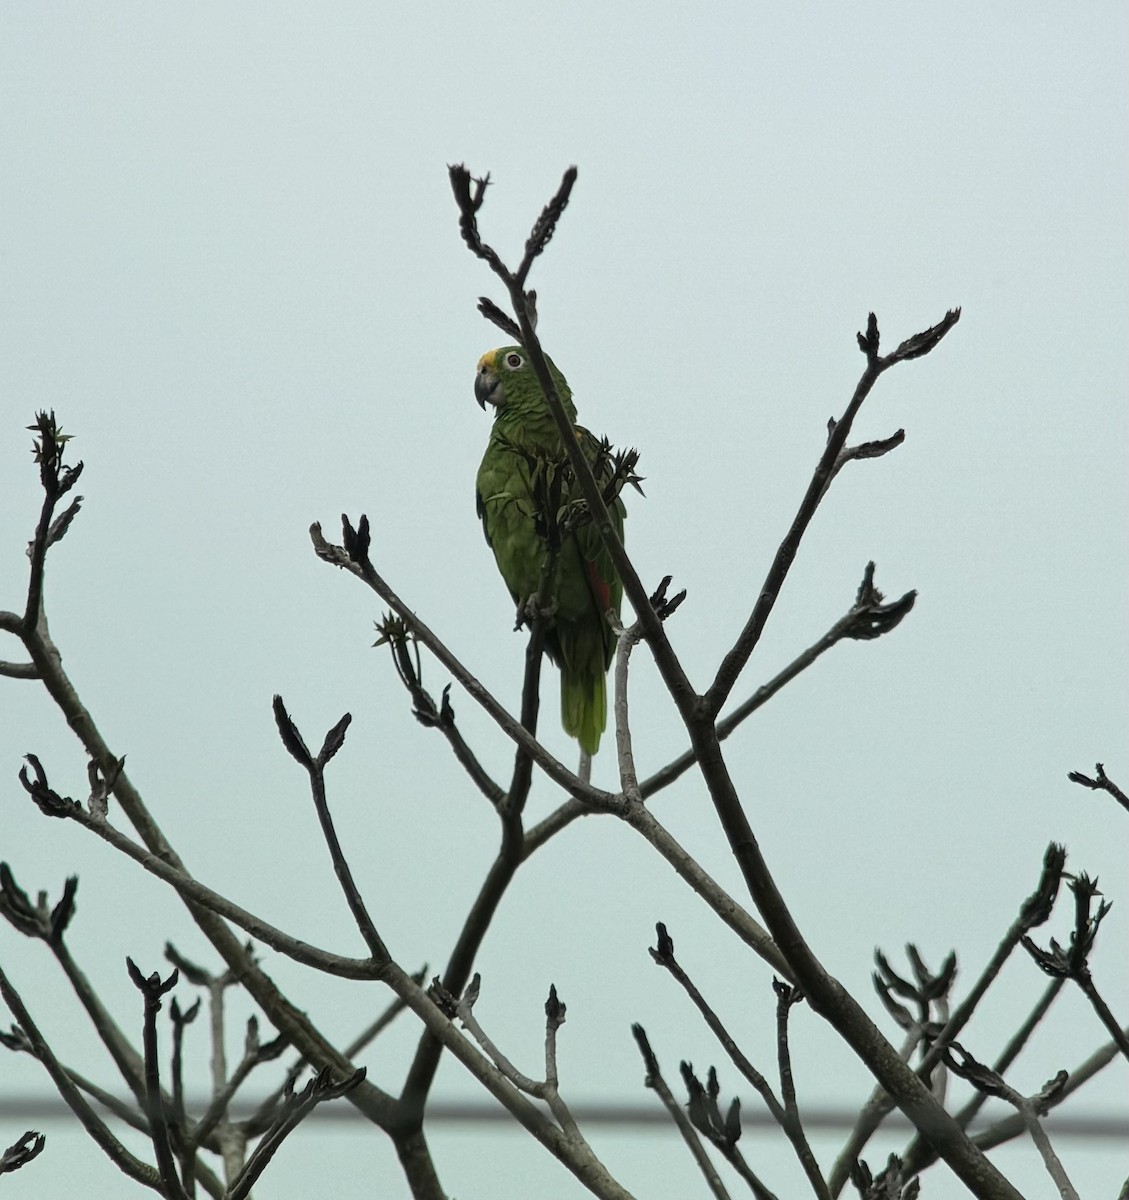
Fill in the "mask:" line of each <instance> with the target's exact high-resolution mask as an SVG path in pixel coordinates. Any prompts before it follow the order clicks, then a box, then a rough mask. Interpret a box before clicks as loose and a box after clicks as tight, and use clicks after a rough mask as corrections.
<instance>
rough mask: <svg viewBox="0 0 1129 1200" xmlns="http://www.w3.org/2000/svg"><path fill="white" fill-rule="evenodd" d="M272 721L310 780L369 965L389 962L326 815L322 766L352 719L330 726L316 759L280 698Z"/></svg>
mask: <svg viewBox="0 0 1129 1200" xmlns="http://www.w3.org/2000/svg"><path fill="white" fill-rule="evenodd" d="M274 719H275V721H276V723H277V724H278V732H279V735H280V736H281V738H282V744H283V745H284V746H285V747H286V749H287V750H288V751H289V752H290V754H291V756H292V757H293V758H294V759H295V760H296V761H297V762H298V763H299V764H301V766H303V767H305V769H306V773H307V774H308V775H309V777H310V793H311V795H312V796H313V801H314V809H315V810H316V812H317V814H318V822H319V824H320V825H321V832H322V837H323V838H325V844H326V846H328V848H329V857H330V859H331V861H332V862H333V873H334V874H335V875H336V876H337V882H338V883H339V884H340V885H341V891H342V892H343V893H344V895H345V902H346V903H347V904H348V905H349V911H350V912H351V913H352V914H353V920H354V921H355V922H356V924H357V928H358V929H359V930H360V934H361V937H363V938H364V940H365V945H367V946H368V948H369V953H370V954H371V955H372V957H373V961H374V962H378V963H379V962H387V961H388V959H389V958H391V955H390V954H389V953H388V947H387V946H386V945H385V944H384V940H383V939H382V938H381V936H380V934H379V933H378V932H377V930H376V926H375V925H374V924H373V921H372V918H371V917H370V916H369V913H368V909H367V908H366V907H365V902H364V899H363V898H362V897H361V893H360V889H359V888H358V887H357V883H356V880H355V879H354V878H353V872H352V870H351V869H350V868H349V863H348V861H347V860H346V858H345V852H344V851H343V850H342V849H341V840H340V839H339V838H338V836H337V829H336V828H335V826H334V824H333V817H332V815H331V814H330V811H329V800H328V798H327V797H326V792H325V768H326V765H327V764H328V763H329V761H330V760H331V759H332V758H333V756H334V755H335V754H336V753H337V752H338V750H340V749H341V747H342V745H343V744H344V742H345V732H346V730H347V729H348V728H349V723H350V722H351V721H352V719H353V718H352V716H351V715H350V714H349V713H346V714H345V715H344V716H343V717H342V718H341V720H340V721H338V722H337V724H336V725H334V727H333V728H332V729H331V730H330V731H329V732H328V733H327V734H326V735H325V739H324V741H323V743H322V748H321V750H320V751H319V752H318V755H317V757H316V758H315V757H314V756H313V755H312V754H311V753H310V752H309V750H308V749H307V748H306V743H305V742H304V741H303V740H302V735H301V734H300V733H299V732H298V727H297V726H296V725H295V724H294V722H293V720H292V719H291V717H290V714H289V713H288V712H287V711H286V705H285V704H283V702H282V697H281V696H275V698H274Z"/></svg>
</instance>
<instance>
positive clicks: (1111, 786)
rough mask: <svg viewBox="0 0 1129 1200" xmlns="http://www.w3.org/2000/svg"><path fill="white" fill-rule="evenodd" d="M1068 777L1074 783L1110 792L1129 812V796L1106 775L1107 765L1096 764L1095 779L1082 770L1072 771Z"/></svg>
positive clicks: (1093, 789)
mask: <svg viewBox="0 0 1129 1200" xmlns="http://www.w3.org/2000/svg"><path fill="white" fill-rule="evenodd" d="M1067 778H1068V779H1070V780H1071V781H1072V782H1073V783H1079V784H1081V785H1082V786H1083V787H1086V788H1089V789H1090V790H1091V791H1101V792H1109V794H1110V795H1111V796H1112V797H1113V798H1114V799H1115V800H1116V801H1117V803H1118V804H1120V805H1121V807H1122V808H1124V809H1125V810H1126V811H1127V812H1129V796H1127V795H1126V794H1125V793H1124V792H1123V791H1122V790H1121V789H1120V788H1119V787H1118V786H1117V784H1116V783H1114V782H1113V780H1112V779H1110V778H1109V777H1108V776H1107V775H1106V773H1105V767H1104V766H1103V765H1102V764H1101V763H1097V764H1095V768H1094V778H1093V779H1091V778H1090V777H1089V776H1088V775H1083V774H1082V772H1081V771H1071V772H1070V774H1069V775H1068V776H1067Z"/></svg>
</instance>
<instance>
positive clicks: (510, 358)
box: [506, 352, 525, 371]
mask: <svg viewBox="0 0 1129 1200" xmlns="http://www.w3.org/2000/svg"><path fill="white" fill-rule="evenodd" d="M506 366H507V367H509V369H510V370H511V371H516V370H517V369H518V367H524V366H525V359H524V358H522V356H521V355H520V354H514V353H512V352H511V353H510V354H507V355H506Z"/></svg>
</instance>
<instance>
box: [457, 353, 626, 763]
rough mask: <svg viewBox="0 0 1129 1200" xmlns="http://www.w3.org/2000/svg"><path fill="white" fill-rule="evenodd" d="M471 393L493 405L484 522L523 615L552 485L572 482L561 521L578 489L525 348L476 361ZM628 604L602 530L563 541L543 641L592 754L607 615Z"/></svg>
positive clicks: (565, 390)
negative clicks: (557, 482)
mask: <svg viewBox="0 0 1129 1200" xmlns="http://www.w3.org/2000/svg"><path fill="white" fill-rule="evenodd" d="M549 369H550V371H551V373H552V376H553V382H554V384H555V386H556V392H557V395H558V396H559V397H560V398H561V403H562V404H563V405H564V408H565V412H567V413H568V415H569V417H570V418H571V419H572V420H573V421H575V420H576V408H575V406H574V405H573V403H572V392H571V391H570V390H569V386H568V384H567V383H566V382H565V380H564V376H563V375H561V373H560V372H559V371H558V370H557V368H556V367H555V366H553V364H552V363H551V362H550V363H549ZM474 394H475V397H476V399H477V400H478V403H479V404H480V405H481V406H482V407H483V408H485V407H486V405H487V403H489V404H491V405H493V406H494V410H495V412H494V427H493V430H492V431H491V434H490V441H489V443H488V445H487V447H486V453H485V454H484V455H483V456H482V465H481V466H480V467H479V468H478V479H477V481H476V491H477V505H478V515H479V516H480V517H481V518H482V528H483V530H484V531H485V533H486V541H487V542H488V543H489V544H490V547H491V549H492V550H493V551H494V558H495V559H496V560H497V563H498V570H499V571H500V572H501V574H502V579H503V580H504V581H505V584H506V587H508V588H509V589H510V595H511V596H513V598H514V602H515V603H516V604H517V605H518V607H519V611H521V609H522V607H523V606H524V605H525V604H526V603H527V602H528V601H529V600H530V598H531V597H534V596H536V595H537V593H538V591H539V589H540V587H541V573H542V569H543V567H544V566H545V562H546V555H547V554H548V546H547V541H546V536H547V529H548V526H547V524H546V519H545V514H543V513H542V512H541V511H540V510H541V509H543V508H545V507H546V497H547V496H548V495H549V493H550V492H551V490H552V483H551V481H552V480H554V479H557V480H567V481H568V483H567V490H565V491H564V494H563V495H561V496H560V497H559V506H558V512H562V511H566V506H568V505H570V504H572V503H573V502H575V501H577V500H579V498H580V489H579V487H577V485H576V483H575V481H574V480H573V479H572V476H571V472H568V471H567V456H566V454H565V449H564V445H563V444H562V441H561V435H560V430H558V428H557V425H556V422H555V421H554V420H553V416H552V413H550V412H549V406H548V404H547V403H546V402H545V397H544V394H543V393H542V391H541V386H540V384H538V382H537V377H536V375H535V374H534V373H533V366H532V364H531V363H530V362H529V356H528V354H526V352H525V350H524V349H523V348H522V347H521V346H503V347H502V348H501V349H499V350H491V351H489V352H488V353H487V354H484V355H483V356H482V357H481V358H480V359H479V360H478V374H477V376H476V377H475V381H474ZM575 428H576V435H577V437H578V438H579V439H580V445H581V447H582V449H583V450H584V454H585V456H586V457H587V459H588V461H589V462H590V463H592V464H593V466H595V467H597V469H598V470H599V471H600V472H601V473H602V474H603V476H604V479H605V480H606V479H607V478H608V477H609V476H610V470H611V468H610V465H609V464H608V458H607V456H606V454H601V448H600V442H599V441H598V440H597V439H596V438H595V437H593V436H592V434H590V433H589V432H588V430H587V429H583V428H581V427H580V426H579V425H577V426H576V427H575ZM597 479H599V475H597ZM535 493H536V494H535ZM554 499H556V498H555V497H554ZM609 509H610V512H611V518H612V522H613V524H614V525H615V528H616V531H617V533H618V534H619V536H620V538H621V539H622V537H623V518H624V515H625V513H624V507H623V502H622V500H620V499H619V497H618V496H617V497H616V499H615V500H614V501H613V502H612V504H611V505H610V506H609ZM622 596H623V584H622V582H621V580H620V578H619V574H618V572H617V571H616V569H615V566H614V565H613V563H612V560H611V557H610V555H609V554H608V552H607V550H606V549H605V548H604V545H603V543H602V541H601V540H600V534H599V532H598V531H597V529H596V526H595V525H594V524H593V523H592V522H591V521H588V522H584V523H581V524H580V525H579V526H578V527H577V528H575V529H572V530H569V531H567V532H565V533H564V536H563V539H562V541H561V545H560V548H559V551H558V555H557V562H556V572H555V580H554V586H553V589H552V594H551V596H550V597H549V601H550V603H549V605H548V608H549V610H550V612H551V617H552V619H551V622H550V624H549V626H548V628H547V629H546V632H545V651H546V653H547V654H548V656H549V658H550V659H551V660H552V661H553V662H554V663H556V665H557V666H558V667H560V671H561V723H562V724H563V725H564V728H565V733H567V734H569V735H570V736H571V737H574V738H576V739H577V740H578V741H579V742H580V748H581V750H583V751H584V752H585V753H586V754H589V755H593V754H595V753H596V751H597V750H598V749H599V748H600V735H601V734H602V733H603V732H604V728H605V726H606V724H607V710H608V701H607V687H606V681H607V673H608V667H609V665H610V664H611V660H612V655H613V653H614V651H615V636H614V635H613V633H612V630H611V626H610V625H609V624H608V621H607V613H608V612H609V611H610V612H612V613H614V614H615V617H616V619H617V620H618V619H619V604H620V600H621V598H622Z"/></svg>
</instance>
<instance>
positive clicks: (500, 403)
mask: <svg viewBox="0 0 1129 1200" xmlns="http://www.w3.org/2000/svg"><path fill="white" fill-rule="evenodd" d="M546 361H548V363H549V372H550V374H551V375H552V377H553V383H554V385H555V387H556V390H557V395H558V396H560V398H561V400H562V401H563V402H564V404H565V407H566V408H569V409H571V406H572V393H571V392H570V391H569V387H568V384H567V383H565V380H564V376H563V375H562V374H561V373H560V371H558V370H557V368H556V367H555V366H554V365H553V363H552V361H551V360H546ZM474 398H475V399H476V400H477V401H478V404H479V407H481V408H485V407H486V405H487V404H492V405H493V406H494V408H495V409H496V410H497V411H498V412H501V411H502V410H503V409H509V410H510V411H511V412H514V411H517V410H521V411H523V412H527V411H528V412H536V411H544V405H545V398H544V396H543V394H542V392H541V385H540V384H539V383H538V382H537V376H536V375H535V374H534V371H533V364H532V363H531V362H530V361H529V355H528V354H526V352H525V349H524V347H522V346H502V347H500V348H499V349H497V350H488V351H487V352H486V353H485V354H484V355H483V356H482V357H481V358H480V359H479V360H478V371H477V373H476V374H475V377H474Z"/></svg>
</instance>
